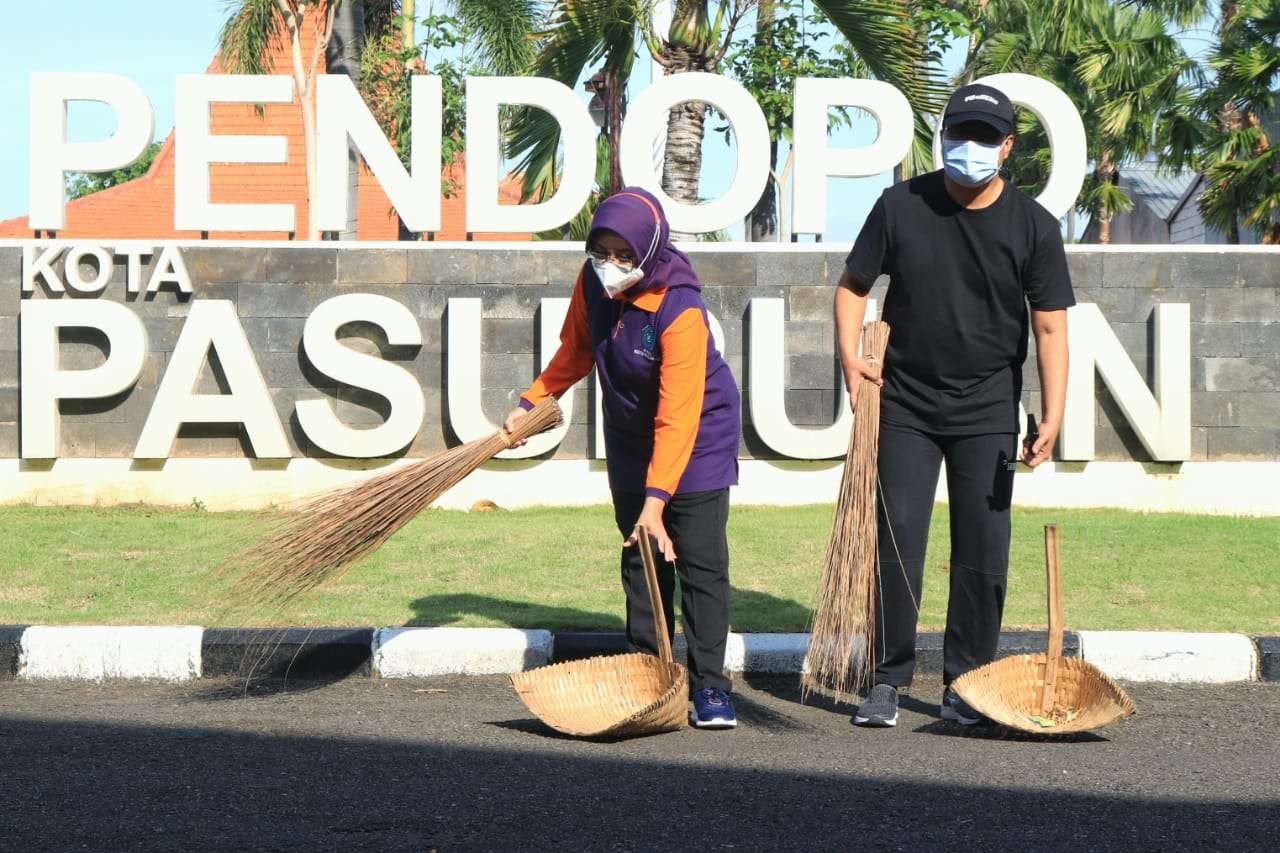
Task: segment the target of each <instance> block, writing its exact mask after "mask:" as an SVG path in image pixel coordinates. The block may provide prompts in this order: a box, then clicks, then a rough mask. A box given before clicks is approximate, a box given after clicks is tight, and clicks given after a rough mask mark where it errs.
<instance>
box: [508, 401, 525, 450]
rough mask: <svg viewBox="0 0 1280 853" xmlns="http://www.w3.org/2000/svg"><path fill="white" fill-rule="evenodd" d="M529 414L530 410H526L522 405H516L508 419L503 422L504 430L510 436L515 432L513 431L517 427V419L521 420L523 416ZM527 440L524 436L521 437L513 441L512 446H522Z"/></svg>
mask: <svg viewBox="0 0 1280 853" xmlns="http://www.w3.org/2000/svg"><path fill="white" fill-rule="evenodd" d="M527 414H529V412H528V411H527V410H525V409H524V408H523V407H522V406H516V407H515V408H514V409H512V410H511V414H509V415H507V419H506V420H505V421H503V422H502V430H503V432H505V433H506V434H507V435H508V436H509V435H511V433H513V432H514V431H515V428H516V421H518V420H520V419H521V418H523V417H524V416H525V415H527ZM526 441H527V439H523V438H522V439H520V440H519V441H513V442H511V446H512V447H520V446H522V445H523V444H524V443H525V442H526Z"/></svg>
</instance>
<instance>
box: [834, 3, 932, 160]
mask: <svg viewBox="0 0 1280 853" xmlns="http://www.w3.org/2000/svg"><path fill="white" fill-rule="evenodd" d="M814 3H815V5H816V6H817V7H818V8H819V9H821V10H822V12H823V14H825V15H826V16H827V18H828V19H829V20H830V21H831V23H832V24H834V25H835V27H836V29H838V30H839V31H840V33H841V34H842V35H843V36H844V37H845V38H846V39H847V40H848V42H849V44H850V46H851V47H852V48H853V49H854V51H855V52H856V53H857V54H858V56H859V57H861V58H862V60H863V61H864V62H865V63H866V65H867V68H868V69H869V70H870V72H871V74H872V76H873V77H875V78H876V79H877V80H882V81H884V82H886V83H889V84H891V85H893V86H895V87H897V89H898V90H899V91H901V92H902V93H903V95H905V96H906V98H907V102H908V103H910V104H911V108H912V111H913V112H914V113H916V115H917V116H918V117H922V116H936V115H937V114H938V113H939V112H941V110H942V105H943V102H944V101H945V99H946V95H947V90H946V85H945V83H944V81H943V78H942V72H941V69H940V67H939V65H938V63H936V62H935V61H933V60H932V59H931V57H930V56H929V54H928V50H927V45H926V44H925V41H924V39H922V38H921V36H920V34H919V33H917V32H916V30H915V27H914V25H913V22H912V16H911V8H910V6H909V5H908V4H907V3H906V2H903V1H902V0H814ZM932 145H933V129H932V127H930V126H929V123H928V122H927V121H925V120H924V119H923V118H918V119H917V121H916V137H915V145H913V153H912V156H911V160H912V161H922V160H924V158H923V153H924V152H925V151H931V150H932ZM927 161H930V162H931V161H932V155H930V156H929V157H928V158H927Z"/></svg>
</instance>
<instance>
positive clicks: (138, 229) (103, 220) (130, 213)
mask: <svg viewBox="0 0 1280 853" xmlns="http://www.w3.org/2000/svg"><path fill="white" fill-rule="evenodd" d="M303 35H304V37H303V55H304V56H309V55H310V52H311V47H310V45H311V44H313V43H314V39H315V37H316V36H315V33H314V32H313V31H311V30H310V29H307V30H304V34H303ZM268 67H269V68H270V70H271V72H273V73H280V74H287V73H290V68H291V61H290V51H289V44H288V41H287V37H286V38H285V39H283V40H280V41H278V42H277V43H276V44H275V45H274V47H273V49H272V52H271V56H270V61H269V66H268ZM209 73H211V74H216V73H221V68H220V67H219V65H218V60H217V58H216V57H215V58H214V60H213V62H212V63H211V64H210V66H209ZM210 124H211V127H212V131H213V133H215V134H219V135H227V136H231V135H238V134H252V135H260V136H285V137H287V138H288V159H287V162H285V163H278V164H271V163H243V164H233V163H215V164H213V165H211V166H210V167H209V174H210V178H209V182H210V187H211V190H210V198H211V200H212V201H214V202H234V203H259V204H261V203H275V204H280V203H290V204H293V205H294V209H295V211H296V221H295V227H296V228H297V234H298V235H301V236H305V235H306V230H307V184H306V168H305V160H304V155H303V135H302V111H301V110H300V109H299V107H298V105H297V104H267V105H265V106H264V107H263V109H262V113H261V114H259V112H258V108H257V107H255V106H253V105H248V104H215V105H213V107H212V108H211V116H210ZM173 148H174V134H173V132H172V131H170V133H169V136H168V138H166V139H165V141H164V145H163V146H162V147H161V149H160V152H159V153H158V154H157V155H156V158H155V160H154V161H153V162H152V164H151V168H150V169H149V170H148V171H147V173H146V174H145V175H143V176H142V177H140V178H135V179H134V180H131V181H128V182H126V183H123V184H118V185H117V186H114V187H111V188H109V189H105V190H100V191H99V192H96V193H92V194H91V195H88V196H85V197H83V198H79V199H75V200H73V201H70V202H68V203H67V211H66V223H65V226H64V227H63V228H62V229H61V230H60V231H58V232H57V236H58V237H59V238H77V237H86V238H104V239H151V240H174V239H192V240H197V239H200V236H201V235H200V233H199V232H195V231H178V230H175V229H174V227H173V176H174V161H173ZM465 171H466V170H465V166H464V164H463V162H462V160H461V158H459V160H458V161H456V162H455V163H453V164H452V165H451V166H449V167H447V168H446V169H445V170H444V179H445V180H446V181H449V182H451V183H452V185H453V188H454V189H453V193H452V195H451V196H450V197H448V198H442V199H441V211H440V213H441V229H440V230H439V231H438V232H436V233H435V239H437V240H464V239H466V186H465V181H464V176H465ZM499 196H500V198H501V201H502V203H503V204H517V203H519V201H520V184H519V181H518V180H517V179H516V178H514V177H511V178H508V179H507V180H506V181H505V182H504V183H503V184H502V186H501V188H500V190H499ZM357 210H358V213H357V219H358V225H357V230H356V233H357V237H358V239H360V240H395V239H397V237H398V234H399V226H398V223H397V220H396V217H395V213H394V211H393V210H392V207H391V202H390V200H389V199H388V198H387V196H386V193H384V192H383V190H382V187H381V186H379V184H378V182H377V180H376V179H375V178H374V177H373V175H372V173H370V172H369V170H368V169H367V168H365V167H364V166H363V164H362V165H361V169H360V176H359V181H358V185H357ZM35 236H37V234H36V233H35V232H34V231H32V230H31V229H30V227H29V225H28V222H27V217H25V216H21V217H17V218H15V219H10V220H7V221H3V222H0V238H4V237H7V238H22V237H35ZM40 236H43V235H40ZM288 236H289V235H288V234H285V233H282V232H224V231H218V232H211V233H210V234H209V237H210V238H212V239H219V240H283V239H287V238H288ZM529 237H530V235H528V234H474V235H473V239H477V240H490V239H500V240H527V239H529Z"/></svg>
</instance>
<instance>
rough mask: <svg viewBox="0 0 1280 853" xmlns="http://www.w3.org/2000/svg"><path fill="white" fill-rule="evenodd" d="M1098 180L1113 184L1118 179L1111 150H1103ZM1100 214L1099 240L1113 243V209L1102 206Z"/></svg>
mask: <svg viewBox="0 0 1280 853" xmlns="http://www.w3.org/2000/svg"><path fill="white" fill-rule="evenodd" d="M1098 180H1099V181H1100V182H1102V183H1109V184H1113V183H1115V180H1116V169H1115V165H1114V164H1113V163H1112V162H1111V152H1110V151H1109V150H1106V151H1103V152H1102V162H1100V163H1099V164H1098ZM1097 215H1098V242H1099V243H1101V244H1102V245H1104V246H1106V245H1108V244H1110V243H1111V219H1112V214H1111V211H1109V210H1107V209H1106V208H1105V207H1100V208H1099V209H1098V211H1097Z"/></svg>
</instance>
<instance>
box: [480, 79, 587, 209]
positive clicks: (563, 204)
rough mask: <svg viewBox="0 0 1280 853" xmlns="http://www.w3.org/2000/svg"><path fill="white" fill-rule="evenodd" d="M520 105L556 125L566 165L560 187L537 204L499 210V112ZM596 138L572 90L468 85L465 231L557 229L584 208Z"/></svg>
mask: <svg viewBox="0 0 1280 853" xmlns="http://www.w3.org/2000/svg"><path fill="white" fill-rule="evenodd" d="M504 104H523V105H526V106H531V107H537V108H539V109H542V110H546V111H547V112H548V113H550V114H551V115H552V117H553V118H555V120H556V121H557V122H558V123H559V124H560V140H561V141H562V142H563V143H564V160H563V167H562V168H561V172H560V185H559V187H557V189H556V193H555V195H554V196H552V197H551V198H550V199H549V200H546V201H543V202H540V203H538V204H519V205H516V204H499V203H498V201H499V200H498V187H499V180H500V178H501V175H500V173H499V169H500V168H501V166H500V164H501V162H502V161H501V153H502V152H501V146H500V144H499V134H498V108H499V107H500V106H502V105H504ZM598 135H599V132H598V131H597V130H596V126H595V124H594V123H593V122H592V121H591V114H590V113H589V112H587V105H586V104H584V103H583V102H582V100H581V99H580V98H579V97H578V96H577V95H576V94H574V92H573V90H572V89H570V88H569V87H568V86H565V85H564V84H562V83H559V82H557V81H555V80H548V79H546V78H542V77H469V78H468V79H467V230H468V231H507V232H513V233H520V232H525V231H529V232H535V233H536V232H538V231H546V230H548V229H551V228H559V227H560V226H561V225H563V224H564V223H566V222H568V221H569V220H570V219H573V217H574V216H576V215H577V214H578V211H580V210H581V209H582V206H583V205H584V204H586V203H587V198H588V197H589V196H590V195H591V186H592V184H593V183H594V181H595V176H596V137H597V136H598Z"/></svg>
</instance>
